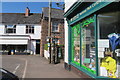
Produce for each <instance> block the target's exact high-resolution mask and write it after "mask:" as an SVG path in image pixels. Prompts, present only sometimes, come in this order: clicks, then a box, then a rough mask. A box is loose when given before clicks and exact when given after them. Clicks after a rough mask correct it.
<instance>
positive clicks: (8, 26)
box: [5, 25, 16, 34]
mask: <svg viewBox="0 0 120 80" xmlns="http://www.w3.org/2000/svg"><path fill="white" fill-rule="evenodd" d="M10 26H11V27H10ZM10 29H11V30H12V32H10ZM5 33H6V34H15V33H16V25H5Z"/></svg>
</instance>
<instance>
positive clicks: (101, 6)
mask: <svg viewBox="0 0 120 80" xmlns="http://www.w3.org/2000/svg"><path fill="white" fill-rule="evenodd" d="M110 3H112V2H101V3H99V4H98V5H96V7H93V8H92V9H90V10H88V11H87V12H85V13H84V14H82V15H78V14H79V13H78V14H77V15H78V18H77V19H75V20H74V21H70V20H69V21H70V22H69V23H70V25H73V24H74V23H76V22H78V21H79V20H81V19H83V18H85V17H87V16H89V15H91V14H92V13H94V12H96V11H98V10H99V9H101V8H103V7H105V6H107V5H108V4H110ZM93 4H94V3H93Z"/></svg>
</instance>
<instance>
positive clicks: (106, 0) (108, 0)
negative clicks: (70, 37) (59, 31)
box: [70, 0, 114, 22]
mask: <svg viewBox="0 0 120 80" xmlns="http://www.w3.org/2000/svg"><path fill="white" fill-rule="evenodd" d="M113 1H114V0H97V1H96V2H95V3H93V4H92V5H90V6H89V7H87V8H86V9H85V10H83V11H82V12H80V13H78V14H77V15H75V16H74V17H73V18H71V19H70V21H71V22H72V21H74V20H76V19H78V18H79V17H80V16H81V15H83V14H85V13H87V11H89V10H92V9H94V7H95V6H97V5H99V4H100V3H101V2H113Z"/></svg>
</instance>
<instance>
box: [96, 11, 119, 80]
mask: <svg viewBox="0 0 120 80" xmlns="http://www.w3.org/2000/svg"><path fill="white" fill-rule="evenodd" d="M119 17H120V12H119V11H116V12H109V13H102V14H99V15H98V26H99V28H98V32H99V33H98V35H99V36H98V58H99V72H100V74H99V75H100V76H106V77H110V78H120V20H119Z"/></svg>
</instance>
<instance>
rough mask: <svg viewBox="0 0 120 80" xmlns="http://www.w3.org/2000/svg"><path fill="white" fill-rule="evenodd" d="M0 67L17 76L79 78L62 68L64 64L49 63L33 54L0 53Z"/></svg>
mask: <svg viewBox="0 0 120 80" xmlns="http://www.w3.org/2000/svg"><path fill="white" fill-rule="evenodd" d="M1 59H2V67H3V68H4V69H6V70H8V71H10V72H12V73H14V74H15V75H16V76H18V77H19V78H80V77H79V76H78V75H76V74H74V73H73V72H69V71H67V70H65V69H64V64H63V63H60V64H49V61H48V60H46V59H45V58H43V57H40V56H35V55H2V58H1Z"/></svg>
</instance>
